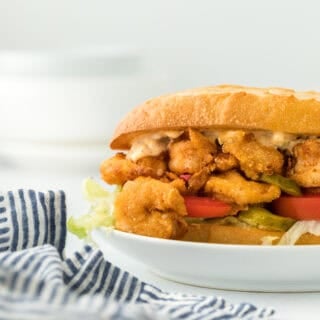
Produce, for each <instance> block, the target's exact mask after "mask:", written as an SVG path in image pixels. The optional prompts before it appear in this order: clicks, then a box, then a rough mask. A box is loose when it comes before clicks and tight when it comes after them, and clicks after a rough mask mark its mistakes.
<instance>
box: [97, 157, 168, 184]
mask: <svg viewBox="0 0 320 320" xmlns="http://www.w3.org/2000/svg"><path fill="white" fill-rule="evenodd" d="M150 158H151V159H150ZM165 170H166V164H165V162H164V161H163V160H161V159H158V158H153V157H146V158H142V159H140V160H138V162H137V163H135V162H133V161H131V160H128V159H126V156H125V154H123V153H117V154H116V155H115V156H113V157H112V158H109V159H106V160H105V161H103V162H102V164H101V166H100V173H101V177H102V179H103V180H104V181H105V182H107V183H109V184H118V185H123V184H124V183H125V182H126V181H128V180H134V179H136V178H137V177H140V176H145V177H147V176H150V177H154V178H158V177H161V176H162V175H163V174H164V173H165Z"/></svg>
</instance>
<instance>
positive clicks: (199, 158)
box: [169, 129, 217, 174]
mask: <svg viewBox="0 0 320 320" xmlns="http://www.w3.org/2000/svg"><path fill="white" fill-rule="evenodd" d="M216 151H217V147H216V145H214V144H212V143H211V142H210V140H209V139H208V138H206V137H205V136H203V135H202V134H201V133H200V132H198V131H196V130H192V129H189V139H188V140H181V141H177V142H173V143H171V144H170V145H169V157H170V159H169V168H170V170H171V171H173V172H175V173H177V174H183V173H196V172H198V171H200V170H201V169H203V168H204V167H205V166H207V165H208V164H209V163H210V162H212V161H213V158H214V157H213V155H214V154H215V153H216Z"/></svg>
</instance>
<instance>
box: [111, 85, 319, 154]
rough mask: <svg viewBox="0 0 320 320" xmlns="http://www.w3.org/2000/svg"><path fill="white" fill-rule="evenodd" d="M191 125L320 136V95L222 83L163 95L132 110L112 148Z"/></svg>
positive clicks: (119, 126)
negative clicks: (145, 134) (154, 133)
mask: <svg viewBox="0 0 320 320" xmlns="http://www.w3.org/2000/svg"><path fill="white" fill-rule="evenodd" d="M188 127H191V128H198V129H244V130H271V131H281V132H287V133H295V134H311V135H317V134H320V93H319V92H315V91H306V92H298V91H294V90H291V89H284V88H253V87H244V86H234V85H220V86H212V87H205V88H198V89H192V90H187V91H183V92H179V93H175V94H170V95H165V96H160V97H157V98H154V99H151V100H148V101H146V102H145V103H143V104H142V105H140V106H138V107H136V108H135V109H133V110H132V111H131V112H130V113H129V114H127V116H126V117H125V118H124V119H123V120H122V121H121V122H120V124H119V125H118V127H117V128H116V130H115V133H114V136H113V138H112V140H111V143H110V146H111V148H112V149H124V150H126V149H129V148H130V146H131V142H132V140H133V139H134V138H135V137H137V136H138V135H140V134H143V133H148V132H152V131H157V130H180V129H185V128H188Z"/></svg>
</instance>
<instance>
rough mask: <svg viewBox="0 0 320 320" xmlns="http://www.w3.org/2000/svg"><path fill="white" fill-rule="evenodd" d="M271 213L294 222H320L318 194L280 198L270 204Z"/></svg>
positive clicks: (319, 196) (319, 198) (319, 199)
mask: <svg viewBox="0 0 320 320" xmlns="http://www.w3.org/2000/svg"><path fill="white" fill-rule="evenodd" d="M272 209H273V210H272V211H273V212H274V213H276V214H278V215H280V216H284V217H289V218H293V219H296V220H320V194H316V195H314V194H310V195H304V196H300V197H290V196H282V197H280V198H279V199H276V200H274V201H273V202H272Z"/></svg>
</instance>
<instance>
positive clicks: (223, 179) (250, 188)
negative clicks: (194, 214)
mask: <svg viewBox="0 0 320 320" xmlns="http://www.w3.org/2000/svg"><path fill="white" fill-rule="evenodd" d="M205 192H206V193H207V194H209V195H211V196H214V197H216V198H218V199H220V200H223V201H227V202H232V203H236V204H238V205H240V206H245V205H248V204H251V203H261V202H271V201H272V200H274V199H276V198H278V197H280V193H281V191H280V189H279V187H277V186H274V185H270V184H266V183H258V182H255V181H248V180H246V179H245V178H244V177H242V176H241V175H240V174H239V173H238V172H236V171H228V172H225V173H222V174H220V175H217V176H212V177H211V178H210V179H209V180H208V182H207V183H206V186H205Z"/></svg>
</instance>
